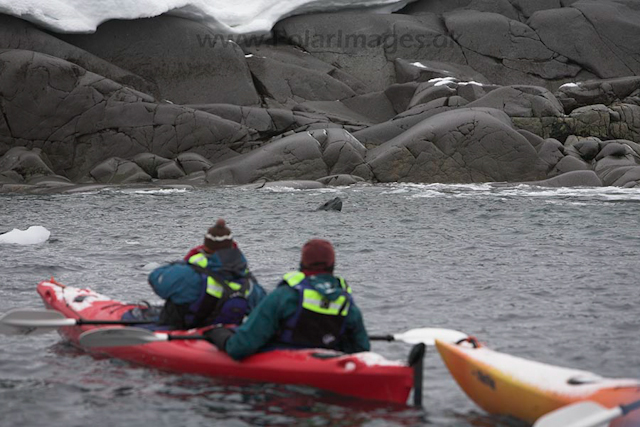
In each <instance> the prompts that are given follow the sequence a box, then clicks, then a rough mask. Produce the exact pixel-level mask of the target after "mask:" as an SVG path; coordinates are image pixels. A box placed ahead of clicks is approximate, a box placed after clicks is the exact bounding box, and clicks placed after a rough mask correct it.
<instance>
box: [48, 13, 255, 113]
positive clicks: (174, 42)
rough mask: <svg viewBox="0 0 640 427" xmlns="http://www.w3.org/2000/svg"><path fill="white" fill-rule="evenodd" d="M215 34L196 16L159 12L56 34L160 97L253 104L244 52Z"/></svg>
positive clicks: (178, 101)
mask: <svg viewBox="0 0 640 427" xmlns="http://www.w3.org/2000/svg"><path fill="white" fill-rule="evenodd" d="M220 36H221V34H218V33H215V32H214V31H212V30H211V29H209V28H208V27H206V26H205V25H203V24H200V23H198V22H196V21H193V20H187V19H182V18H178V17H175V16H168V15H162V16H157V17H154V18H148V19H136V20H132V21H119V20H111V21H108V22H105V23H103V24H102V25H100V26H99V27H98V29H97V31H96V32H95V33H93V34H64V35H60V36H59V37H60V38H62V39H63V40H65V41H67V42H68V43H71V44H73V45H75V46H78V47H80V48H82V49H84V50H86V51H88V52H91V53H92V54H94V55H96V56H98V57H100V58H102V59H104V60H106V61H108V62H110V63H112V64H115V65H117V66H118V67H121V68H123V69H125V70H128V71H130V72H132V73H135V74H137V75H139V76H142V77H143V78H145V79H146V80H148V81H151V82H154V83H155V84H156V85H157V88H158V92H159V94H158V96H159V98H161V99H168V100H170V101H171V102H173V103H176V104H187V103H234V104H239V105H257V104H259V103H260V98H259V97H258V94H257V92H256V89H255V87H254V85H253V81H252V78H251V74H250V72H249V68H248V67H247V64H246V62H245V57H244V52H243V51H242V50H241V49H240V47H239V46H238V45H236V44H235V43H232V42H229V41H225V40H223V38H222V37H220Z"/></svg>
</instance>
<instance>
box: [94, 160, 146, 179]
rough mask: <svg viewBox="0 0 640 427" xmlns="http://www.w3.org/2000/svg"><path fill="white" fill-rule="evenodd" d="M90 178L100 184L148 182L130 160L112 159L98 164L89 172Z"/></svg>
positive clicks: (143, 173) (142, 172) (141, 171)
mask: <svg viewBox="0 0 640 427" xmlns="http://www.w3.org/2000/svg"><path fill="white" fill-rule="evenodd" d="M89 174H90V175H91V177H92V178H93V179H95V180H96V181H97V182H99V183H101V184H132V183H137V182H150V181H151V177H150V176H149V175H147V174H146V173H145V172H144V171H143V170H142V168H141V167H140V166H138V165H137V164H135V163H134V162H132V161H130V160H123V159H119V158H117V157H112V158H110V159H107V160H105V161H104V162H102V163H100V164H99V165H98V166H96V167H95V168H93V169H91V172H89Z"/></svg>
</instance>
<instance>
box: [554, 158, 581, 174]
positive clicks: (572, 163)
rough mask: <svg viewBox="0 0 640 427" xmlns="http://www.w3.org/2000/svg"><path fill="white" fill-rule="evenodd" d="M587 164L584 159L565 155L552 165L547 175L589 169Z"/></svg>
mask: <svg viewBox="0 0 640 427" xmlns="http://www.w3.org/2000/svg"><path fill="white" fill-rule="evenodd" d="M589 169H590V168H589V165H588V164H587V163H586V162H585V161H584V160H580V159H578V158H576V157H573V156H565V157H563V158H562V159H560V161H559V162H558V163H556V165H555V166H554V167H553V169H552V170H551V172H549V176H550V177H553V176H556V175H562V174H565V173H568V172H573V171H581V170H589Z"/></svg>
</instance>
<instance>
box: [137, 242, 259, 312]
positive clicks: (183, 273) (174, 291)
mask: <svg viewBox="0 0 640 427" xmlns="http://www.w3.org/2000/svg"><path fill="white" fill-rule="evenodd" d="M223 251H227V252H228V253H225V254H222V253H221V254H219V252H222V251H218V252H215V253H213V254H211V255H210V256H209V257H208V264H207V267H206V268H207V269H208V270H211V271H213V272H218V273H219V274H221V275H226V272H227V271H229V270H231V271H232V275H237V276H244V275H246V274H247V272H248V269H247V261H246V258H245V257H244V255H243V254H242V252H240V250H239V249H235V248H234V249H224V250H223ZM220 255H224V256H222V257H221V256H220ZM227 259H232V260H234V264H233V265H228V264H225V265H223V261H222V260H227ZM223 267H224V270H225V273H224V274H223V272H222V270H223ZM251 277H253V276H251ZM148 279H149V284H150V285H151V287H152V288H153V290H154V292H155V293H156V294H157V295H158V296H159V297H161V298H163V299H165V300H167V301H171V302H173V303H174V304H177V305H188V304H191V303H194V302H196V301H197V300H198V298H200V296H201V294H202V290H203V278H202V274H200V273H198V272H197V271H196V270H194V269H193V268H192V267H190V266H189V265H188V264H187V263H186V262H176V263H171V264H167V265H164V266H162V267H159V268H156V269H155V270H153V271H152V272H151V273H150V274H149V278H148ZM252 282H253V283H252V285H253V286H252V290H251V292H250V294H249V296H248V298H247V303H248V305H249V309H253V308H255V307H256V306H257V305H258V304H259V303H260V301H261V300H262V299H263V298H264V297H265V296H266V292H265V290H264V288H263V287H262V286H261V285H260V284H259V283H258V282H257V281H255V280H252Z"/></svg>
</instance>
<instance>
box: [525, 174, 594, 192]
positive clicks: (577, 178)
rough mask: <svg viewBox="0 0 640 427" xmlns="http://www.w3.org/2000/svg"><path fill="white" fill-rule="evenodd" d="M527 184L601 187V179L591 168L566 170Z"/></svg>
mask: <svg viewBox="0 0 640 427" xmlns="http://www.w3.org/2000/svg"><path fill="white" fill-rule="evenodd" d="M529 184H534V185H539V186H541V187H556V188H557V187H602V181H601V180H600V178H599V177H598V175H596V173H595V172H594V171H591V170H585V171H582V170H579V171H573V172H567V173H564V174H562V175H558V176H555V177H553V178H549V179H545V180H542V181H535V182H530V183H529Z"/></svg>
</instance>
